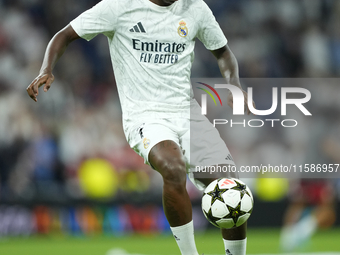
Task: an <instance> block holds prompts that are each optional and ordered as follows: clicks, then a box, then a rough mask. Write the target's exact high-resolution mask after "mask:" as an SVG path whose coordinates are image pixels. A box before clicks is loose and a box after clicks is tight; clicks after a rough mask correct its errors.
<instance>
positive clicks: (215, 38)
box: [196, 1, 228, 50]
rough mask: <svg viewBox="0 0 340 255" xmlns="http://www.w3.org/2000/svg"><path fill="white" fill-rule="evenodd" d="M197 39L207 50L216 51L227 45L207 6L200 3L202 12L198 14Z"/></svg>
mask: <svg viewBox="0 0 340 255" xmlns="http://www.w3.org/2000/svg"><path fill="white" fill-rule="evenodd" d="M200 17H201V19H200V21H199V28H198V32H197V35H196V36H197V38H198V39H199V40H200V41H201V42H202V43H203V44H204V46H205V47H206V48H207V49H208V50H217V49H220V48H222V47H223V46H225V45H226V44H227V43H228V40H227V38H226V37H225V35H224V33H223V31H222V29H221V27H220V25H219V24H218V23H217V21H216V18H215V16H214V14H213V13H212V11H211V10H210V8H209V7H208V6H207V4H206V3H205V2H204V1H202V12H201V14H200Z"/></svg>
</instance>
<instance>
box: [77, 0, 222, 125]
mask: <svg viewBox="0 0 340 255" xmlns="http://www.w3.org/2000/svg"><path fill="white" fill-rule="evenodd" d="M70 24H71V26H72V28H73V29H74V30H75V32H76V33H77V34H78V35H79V36H80V37H82V38H84V39H86V40H91V39H92V38H94V37H95V36H96V35H97V34H100V33H102V34H104V35H106V36H107V37H108V40H109V48H110V54H111V59H112V64H113V69H114V74H115V78H116V82H117V87H118V93H119V98H120V101H121V106H122V111H123V123H124V130H126V127H127V126H130V124H132V123H136V122H140V121H142V120H143V119H145V118H147V119H150V118H171V117H182V116H183V117H184V116H186V117H188V116H189V114H190V104H191V103H192V98H193V93H192V89H191V84H190V70H191V65H192V62H193V60H194V45H195V38H198V39H199V40H200V41H202V42H203V44H204V45H205V47H206V48H207V49H208V50H216V49H219V48H222V47H223V46H225V45H226V44H227V39H226V38H225V36H224V34H223V32H222V30H221V28H220V26H219V25H218V23H217V22H216V19H215V17H214V16H213V14H212V12H211V10H210V9H209V7H208V6H207V5H206V4H205V3H204V1H203V0H178V1H177V2H175V3H173V4H172V5H170V6H166V7H162V6H159V5H156V4H154V3H152V2H151V1H149V0H123V1H122V0H103V1H101V2H99V3H98V4H97V5H96V6H94V7H93V8H92V9H89V10H87V11H85V12H84V13H82V14H81V15H80V16H79V17H77V18H76V19H74V20H73V21H72V22H71V23H70Z"/></svg>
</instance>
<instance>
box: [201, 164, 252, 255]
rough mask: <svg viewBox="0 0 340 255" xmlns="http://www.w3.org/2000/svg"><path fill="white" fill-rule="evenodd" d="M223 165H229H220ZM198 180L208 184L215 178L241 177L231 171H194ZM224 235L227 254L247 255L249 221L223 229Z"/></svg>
mask: <svg viewBox="0 0 340 255" xmlns="http://www.w3.org/2000/svg"><path fill="white" fill-rule="evenodd" d="M220 166H221V167H223V166H227V165H220ZM194 177H195V179H196V180H198V181H200V182H202V183H203V184H204V185H205V186H208V185H209V184H210V183H211V182H213V181H214V180H216V179H218V178H221V177H227V178H239V177H238V175H237V174H235V173H231V174H229V175H226V173H213V174H211V173H200V172H198V173H194ZM221 232H222V237H223V241H224V246H225V251H226V254H227V255H245V254H246V240H247V239H246V237H247V222H245V223H244V224H243V225H241V226H239V227H236V228H233V229H221Z"/></svg>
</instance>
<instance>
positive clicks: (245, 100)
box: [227, 89, 255, 115]
mask: <svg viewBox="0 0 340 255" xmlns="http://www.w3.org/2000/svg"><path fill="white" fill-rule="evenodd" d="M242 92H243V95H244V109H245V113H246V114H247V115H250V113H251V111H250V110H249V107H248V93H247V92H246V91H244V90H243V89H242ZM227 102H228V105H229V106H230V107H231V108H232V109H233V106H234V101H233V95H232V94H231V92H230V91H229V94H228V98H227ZM253 106H254V108H255V102H254V100H253Z"/></svg>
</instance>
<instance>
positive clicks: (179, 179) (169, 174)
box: [160, 159, 186, 186]
mask: <svg viewBox="0 0 340 255" xmlns="http://www.w3.org/2000/svg"><path fill="white" fill-rule="evenodd" d="M185 169H186V168H185V162H184V160H182V159H171V160H165V161H163V162H162V164H161V166H160V172H161V174H162V177H163V180H164V182H167V183H172V184H174V185H176V186H177V185H180V186H183V185H185V183H186V170H185Z"/></svg>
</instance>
